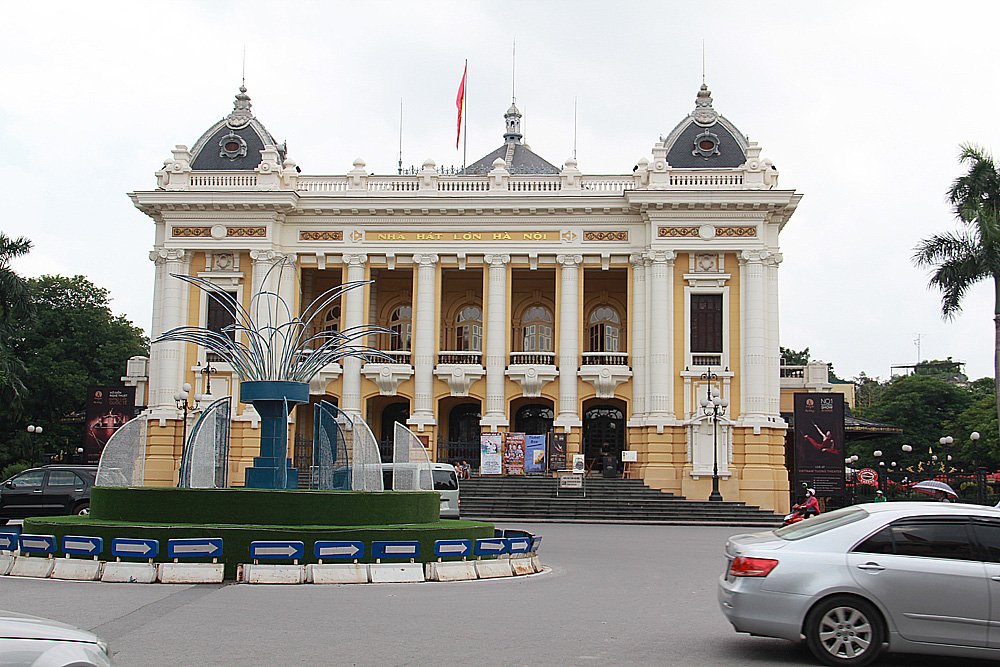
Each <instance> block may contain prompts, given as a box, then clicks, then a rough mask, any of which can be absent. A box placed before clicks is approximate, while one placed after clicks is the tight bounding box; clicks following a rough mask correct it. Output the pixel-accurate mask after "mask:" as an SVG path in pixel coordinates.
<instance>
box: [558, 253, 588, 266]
mask: <svg viewBox="0 0 1000 667" xmlns="http://www.w3.org/2000/svg"><path fill="white" fill-rule="evenodd" d="M556 261H557V262H559V263H560V264H562V265H563V266H565V267H570V266H577V265H579V264H583V255H556Z"/></svg>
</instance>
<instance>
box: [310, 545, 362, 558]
mask: <svg viewBox="0 0 1000 667" xmlns="http://www.w3.org/2000/svg"><path fill="white" fill-rule="evenodd" d="M359 551H361V549H359V548H358V545H356V544H351V545H349V546H346V547H320V548H319V555H320V556H341V555H343V556H353V555H354V554H356V553H358V552H359Z"/></svg>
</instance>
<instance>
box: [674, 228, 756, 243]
mask: <svg viewBox="0 0 1000 667" xmlns="http://www.w3.org/2000/svg"><path fill="white" fill-rule="evenodd" d="M656 235H657V237H658V238H661V239H664V238H699V237H700V238H702V239H704V240H706V241H707V240H709V239H712V238H741V239H746V238H751V239H752V238H756V236H757V227H755V226H754V225H726V226H721V225H701V226H698V227H695V226H688V225H685V226H683V227H660V228H658V229H657V232H656Z"/></svg>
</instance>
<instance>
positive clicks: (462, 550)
mask: <svg viewBox="0 0 1000 667" xmlns="http://www.w3.org/2000/svg"><path fill="white" fill-rule="evenodd" d="M471 553H472V541H471V540H437V541H436V542H435V543H434V555H435V556H437V557H438V558H442V557H447V556H468V555H469V554H471Z"/></svg>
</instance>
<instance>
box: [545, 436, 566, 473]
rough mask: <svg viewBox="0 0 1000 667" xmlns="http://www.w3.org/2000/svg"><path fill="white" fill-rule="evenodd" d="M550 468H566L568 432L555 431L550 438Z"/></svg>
mask: <svg viewBox="0 0 1000 667" xmlns="http://www.w3.org/2000/svg"><path fill="white" fill-rule="evenodd" d="M548 459H549V470H550V471H552V472H555V471H557V470H566V434H565V433H553V434H552V438H551V439H550V440H549V456H548Z"/></svg>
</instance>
